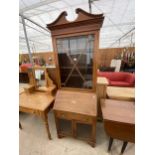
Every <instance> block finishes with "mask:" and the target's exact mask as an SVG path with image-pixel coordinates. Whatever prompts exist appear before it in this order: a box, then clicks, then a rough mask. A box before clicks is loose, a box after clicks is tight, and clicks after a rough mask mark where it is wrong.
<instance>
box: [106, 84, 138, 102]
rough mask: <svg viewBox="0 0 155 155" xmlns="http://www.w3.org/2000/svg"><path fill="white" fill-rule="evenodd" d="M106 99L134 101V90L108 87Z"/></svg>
mask: <svg viewBox="0 0 155 155" xmlns="http://www.w3.org/2000/svg"><path fill="white" fill-rule="evenodd" d="M107 97H108V98H109V99H115V100H124V101H134V100H135V88H132V87H114V86H108V87H107Z"/></svg>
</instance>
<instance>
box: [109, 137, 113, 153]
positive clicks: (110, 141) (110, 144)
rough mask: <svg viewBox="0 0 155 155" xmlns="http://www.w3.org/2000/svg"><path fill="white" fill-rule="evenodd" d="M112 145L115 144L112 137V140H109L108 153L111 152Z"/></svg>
mask: <svg viewBox="0 0 155 155" xmlns="http://www.w3.org/2000/svg"><path fill="white" fill-rule="evenodd" d="M112 143H113V138H111V137H110V139H109V146H108V152H109V151H110V150H111V146H112Z"/></svg>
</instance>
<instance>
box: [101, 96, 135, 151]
mask: <svg viewBox="0 0 155 155" xmlns="http://www.w3.org/2000/svg"><path fill="white" fill-rule="evenodd" d="M100 103H101V110H102V116H103V120H104V128H105V131H106V133H107V134H108V135H109V136H110V141H109V147H108V151H110V150H111V146H112V142H113V139H119V140H122V141H124V143H123V147H122V150H121V153H123V152H124V150H125V148H126V146H127V143H128V142H132V143H134V142H135V106H134V102H130V101H117V100H111V99H106V100H103V99H101V102H100Z"/></svg>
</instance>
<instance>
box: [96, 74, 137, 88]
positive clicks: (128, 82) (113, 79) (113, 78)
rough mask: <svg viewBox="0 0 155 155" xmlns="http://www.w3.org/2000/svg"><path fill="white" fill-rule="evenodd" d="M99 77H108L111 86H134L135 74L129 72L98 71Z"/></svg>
mask: <svg viewBox="0 0 155 155" xmlns="http://www.w3.org/2000/svg"><path fill="white" fill-rule="evenodd" d="M97 76H98V77H105V78H107V80H108V82H109V85H110V86H120V87H134V85H135V75H134V74H133V73H127V72H100V71H98V72H97Z"/></svg>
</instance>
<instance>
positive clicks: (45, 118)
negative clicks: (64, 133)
mask: <svg viewBox="0 0 155 155" xmlns="http://www.w3.org/2000/svg"><path fill="white" fill-rule="evenodd" d="M42 118H43V120H44V123H45V127H46V131H47V135H48V138H49V140H51V139H52V138H51V134H50V130H49V124H48V117H47V113H43V114H42Z"/></svg>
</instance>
